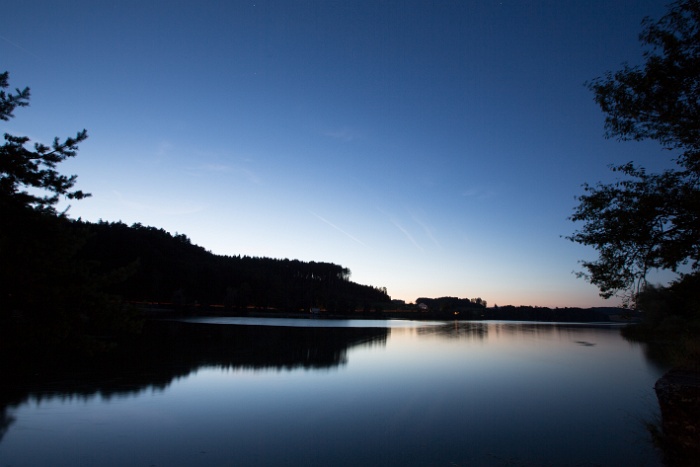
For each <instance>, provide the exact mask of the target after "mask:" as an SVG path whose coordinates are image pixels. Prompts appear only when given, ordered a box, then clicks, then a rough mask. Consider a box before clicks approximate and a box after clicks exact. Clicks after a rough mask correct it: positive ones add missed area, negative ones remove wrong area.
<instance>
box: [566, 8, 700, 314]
mask: <svg viewBox="0 0 700 467" xmlns="http://www.w3.org/2000/svg"><path fill="white" fill-rule="evenodd" d="M643 27H644V29H643V32H642V34H640V41H641V42H642V44H643V45H644V46H645V47H646V48H647V50H646V51H645V54H644V58H645V62H644V65H643V66H637V67H631V66H629V65H625V66H624V67H623V68H622V70H620V71H618V72H616V73H608V74H607V75H605V76H604V77H601V78H598V79H596V80H594V81H592V82H590V83H588V86H589V88H590V89H591V90H592V91H593V93H594V95H595V101H596V102H597V103H598V104H599V105H600V107H601V109H602V110H603V112H604V113H605V129H606V136H608V137H616V138H618V139H620V140H623V141H627V140H645V139H650V140H654V141H657V142H659V143H660V144H661V145H662V147H663V148H665V149H668V150H670V151H672V154H674V155H675V159H674V162H675V168H673V169H669V170H666V171H663V172H661V173H660V174H649V173H647V172H646V170H645V169H644V168H642V167H638V166H636V165H635V164H633V163H631V162H630V163H628V164H623V165H621V166H617V167H613V168H612V170H613V171H615V172H618V173H619V174H620V175H622V179H620V180H619V181H617V182H615V183H612V184H597V185H594V186H592V185H588V184H587V185H584V189H585V191H586V194H584V195H583V196H581V197H579V201H580V204H579V206H578V207H577V208H576V210H575V213H574V215H573V216H572V217H571V219H572V220H573V221H576V222H583V223H584V224H583V227H582V228H581V230H579V231H577V232H575V233H574V234H573V235H572V236H570V237H569V239H570V240H572V241H574V242H577V243H581V244H583V245H589V246H593V247H594V248H595V249H597V250H598V252H599V256H598V259H597V260H595V261H590V262H588V261H587V262H583V263H582V264H583V267H584V269H585V272H584V273H581V274H580V275H581V276H584V277H586V278H587V279H588V280H589V281H590V282H591V283H593V284H595V285H596V286H598V288H599V289H600V294H601V296H603V297H605V298H609V297H611V296H613V295H615V294H618V293H621V294H622V295H623V296H624V297H625V298H626V300H627V303H628V304H633V303H634V300H635V298H636V295H637V294H638V293H639V292H640V291H642V290H643V289H644V287H645V286H646V276H647V272H648V271H650V270H651V269H654V268H660V269H669V270H673V271H679V270H680V269H681V268H682V266H684V265H689V266H690V268H691V270H692V274H697V273H698V271H699V270H700V1H698V0H681V1H677V2H675V3H673V4H671V5H670V7H669V11H668V13H667V14H666V15H665V16H664V17H662V18H661V19H660V20H658V21H653V20H651V19H649V18H647V19H645V20H644V23H643Z"/></svg>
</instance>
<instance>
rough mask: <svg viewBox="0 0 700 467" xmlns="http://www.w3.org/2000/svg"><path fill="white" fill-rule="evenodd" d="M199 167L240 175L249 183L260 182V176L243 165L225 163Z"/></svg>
mask: <svg viewBox="0 0 700 467" xmlns="http://www.w3.org/2000/svg"><path fill="white" fill-rule="evenodd" d="M201 169H202V170H204V171H207V172H216V173H223V174H233V175H238V176H242V177H243V178H245V179H247V180H248V181H249V182H250V183H255V184H259V183H261V179H260V177H258V175H257V174H256V173H255V172H253V171H252V170H250V169H246V168H244V167H238V166H232V165H226V164H204V165H203V166H201Z"/></svg>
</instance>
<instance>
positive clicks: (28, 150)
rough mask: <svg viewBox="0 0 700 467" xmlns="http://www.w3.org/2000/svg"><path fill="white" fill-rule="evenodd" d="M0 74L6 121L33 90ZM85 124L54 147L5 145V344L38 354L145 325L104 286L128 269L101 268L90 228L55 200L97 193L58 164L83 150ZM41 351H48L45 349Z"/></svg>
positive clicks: (0, 239)
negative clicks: (88, 255)
mask: <svg viewBox="0 0 700 467" xmlns="http://www.w3.org/2000/svg"><path fill="white" fill-rule="evenodd" d="M8 78H9V76H8V73H2V74H0V120H3V121H7V120H9V119H10V118H11V117H13V112H14V110H16V109H17V108H19V107H26V106H27V105H28V103H29V89H28V88H25V89H24V90H19V89H17V90H16V91H15V93H9V94H8V93H6V92H5V91H4V89H6V88H7V87H8V86H9V84H8ZM85 138H87V133H86V132H85V130H83V131H81V132H79V133H78V134H77V135H76V136H75V137H74V138H66V139H65V140H63V141H62V142H61V141H60V140H59V139H58V138H56V139H55V140H54V142H53V144H52V145H51V146H46V145H43V144H41V143H36V144H34V146H33V147H29V139H28V138H27V137H23V136H12V135H9V134H5V135H4V140H5V143H4V144H3V145H2V146H0V215H1V216H2V222H1V223H0V348H13V349H18V348H22V349H24V350H25V351H28V352H33V353H37V354H42V355H43V354H47V353H51V352H54V351H55V349H56V348H58V347H61V348H63V349H69V348H70V349H74V350H79V351H80V352H85V351H98V350H99V349H100V348H103V347H105V346H107V347H109V345H110V344H109V338H111V337H113V336H114V334H117V333H120V332H128V331H130V330H133V328H134V327H135V326H136V327H137V326H138V323H137V322H136V321H134V320H133V319H132V315H131V314H130V313H129V312H128V311H126V310H124V309H122V306H121V304H120V303H119V301H118V300H116V299H115V298H114V297H111V296H109V295H107V294H105V293H104V292H103V290H104V286H105V285H106V284H107V283H109V282H110V281H111V280H113V279H116V278H117V276H119V275H120V273H121V272H122V271H116V272H114V271H109V272H104V273H102V274H98V273H96V272H95V271H94V269H93V268H92V266H91V264H90V263H88V262H85V261H81V260H80V259H78V257H77V253H78V251H79V250H80V248H81V246H82V245H83V243H84V242H85V239H86V232H85V230H84V229H79V228H75V226H74V225H73V224H72V223H71V221H70V220H68V218H67V216H66V215H65V213H58V212H57V211H56V210H55V205H56V203H57V202H58V201H59V198H60V197H65V198H67V199H76V200H79V199H82V198H84V197H86V196H89V195H88V194H86V193H83V192H82V191H79V190H73V186H74V184H75V182H76V176H75V175H72V176H65V175H61V174H60V173H58V171H57V170H56V166H57V164H59V163H60V162H63V161H64V160H65V159H66V158H69V157H73V156H75V155H76V150H77V146H78V143H80V142H82V141H83V140H85ZM38 356H39V357H40V356H41V355H38Z"/></svg>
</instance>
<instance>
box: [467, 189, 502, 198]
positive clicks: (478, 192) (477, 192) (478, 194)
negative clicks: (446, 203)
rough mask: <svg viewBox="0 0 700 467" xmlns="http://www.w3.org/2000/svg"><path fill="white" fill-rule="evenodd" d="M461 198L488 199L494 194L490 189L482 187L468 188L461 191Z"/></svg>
mask: <svg viewBox="0 0 700 467" xmlns="http://www.w3.org/2000/svg"><path fill="white" fill-rule="evenodd" d="M462 196H464V197H465V198H474V199H489V198H493V197H494V196H496V192H495V191H494V190H492V189H484V188H482V187H470V188H467V189H466V190H464V191H462Z"/></svg>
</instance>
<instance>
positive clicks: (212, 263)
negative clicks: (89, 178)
mask: <svg viewBox="0 0 700 467" xmlns="http://www.w3.org/2000/svg"><path fill="white" fill-rule="evenodd" d="M75 224H76V227H79V228H84V229H87V230H88V231H90V233H91V235H90V237H89V238H88V240H87V242H86V244H85V246H84V248H83V249H82V250H81V252H80V255H81V257H83V258H84V259H85V260H89V261H94V262H96V263H98V264H99V265H100V268H102V269H103V270H104V271H110V270H113V269H119V268H130V269H133V274H132V275H131V276H130V277H128V278H126V280H125V281H123V282H121V283H119V284H114V285H113V286H112V287H111V288H110V289H109V290H110V291H111V292H113V293H115V294H118V295H120V296H122V297H124V298H125V299H127V300H130V301H138V302H158V303H166V304H172V306H173V307H179V308H181V309H190V310H191V309H193V306H194V305H195V304H196V305H199V306H200V308H201V307H204V308H206V307H208V306H212V305H218V306H222V307H223V308H224V309H227V310H246V309H248V308H249V307H251V308H260V309H268V308H274V309H277V310H282V311H301V310H305V311H307V312H308V311H309V308H311V307H318V308H321V309H324V310H326V311H329V312H343V313H344V312H353V311H355V309H357V308H362V309H365V308H366V309H370V308H373V307H376V306H377V304H379V303H386V302H389V301H390V300H391V298H390V297H389V296H388V295H387V294H386V292H385V291H384V290H383V289H379V288H375V287H371V286H365V285H360V284H356V283H354V282H352V281H350V280H349V277H350V271H349V270H348V269H347V268H344V267H342V266H339V265H337V264H332V263H322V262H313V261H311V262H303V261H298V260H289V259H272V258H259V257H249V256H220V255H215V254H213V253H211V252H209V251H207V250H205V249H204V248H202V247H200V246H197V245H193V244H192V243H191V242H190V240H189V239H188V238H187V237H186V236H185V235H182V234H176V235H171V234H170V233H168V232H166V231H165V230H163V229H158V228H155V227H145V226H143V225H140V224H134V225H132V226H127V225H126V224H123V223H119V222H117V223H107V222H100V223H97V224H88V223H82V222H76V223H75Z"/></svg>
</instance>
